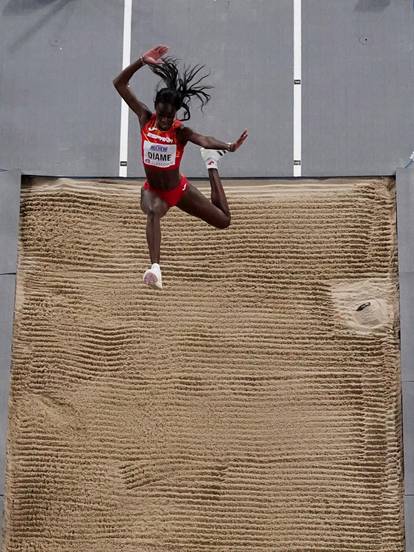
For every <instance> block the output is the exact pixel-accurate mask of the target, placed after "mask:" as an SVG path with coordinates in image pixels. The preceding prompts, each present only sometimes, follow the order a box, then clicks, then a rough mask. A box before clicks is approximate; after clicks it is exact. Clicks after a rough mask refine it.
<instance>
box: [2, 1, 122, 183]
mask: <svg viewBox="0 0 414 552" xmlns="http://www.w3.org/2000/svg"><path fill="white" fill-rule="evenodd" d="M122 24H123V0H99V1H98V0H88V1H87V2H85V1H84V0H0V97H1V98H2V101H1V104H0V129H1V130H0V167H2V168H3V169H11V168H15V167H18V168H21V169H22V170H23V172H26V173H37V174H51V175H71V174H73V175H75V174H78V175H81V174H85V175H92V174H97V173H99V175H106V174H117V167H118V159H119V125H120V104H119V99H118V97H117V95H116V93H114V89H113V87H112V79H113V77H114V75H115V74H116V72H117V71H119V67H120V64H121V62H122V31H123V27H122Z"/></svg>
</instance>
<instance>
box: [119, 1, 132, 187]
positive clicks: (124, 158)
mask: <svg viewBox="0 0 414 552" xmlns="http://www.w3.org/2000/svg"><path fill="white" fill-rule="evenodd" d="M131 26H132V0H124V34H123V46H122V69H125V67H127V66H128V65H129V64H130V63H131ZM121 102H122V105H121V131H120V139H119V176H127V174H128V166H127V165H128V120H129V107H128V105H127V104H126V102H125V101H124V100H121Z"/></svg>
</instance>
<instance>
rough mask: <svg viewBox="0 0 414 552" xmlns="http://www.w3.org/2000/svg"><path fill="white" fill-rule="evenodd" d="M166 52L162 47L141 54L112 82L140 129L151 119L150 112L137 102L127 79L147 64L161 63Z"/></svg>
mask: <svg viewBox="0 0 414 552" xmlns="http://www.w3.org/2000/svg"><path fill="white" fill-rule="evenodd" d="M167 51H168V47H167V46H162V45H159V46H155V48H151V50H148V52H145V54H143V55H142V56H141V57H140V58H139V59H137V60H136V61H134V62H133V63H131V64H130V65H128V67H125V69H123V70H122V71H121V72H120V73H119V75H118V76H117V77H115V78H114V80H113V81H112V82H113V84H114V86H115V88H116V89H117V91H118V93H119V94H120V96H121V97H122V98H123V99H124V100H125V102H126V103H127V104H128V105H129V107H130V108H131V109H132V111H134V113H136V114H137V116H138V119H139V124H140V126H141V128H142V127H143V126H144V125H145V123H147V122H148V121H149V119H150V118H151V110H150V109H149V108H148V107H147V106H146V105H145V104H144V103H142V102H141V101H139V100H138V98H137V97H136V96H135V94H134V93H133V92H132V90H131V89H130V87H129V79H130V78H131V77H132V75H133V74H134V73H135V72H136V71H138V69H141V67H143V66H144V65H145V64H147V63H152V64H157V65H158V64H159V63H162V60H161V59H160V58H161V56H163V55H164V54H165V53H166V52H167Z"/></svg>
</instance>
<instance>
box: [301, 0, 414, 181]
mask: <svg viewBox="0 0 414 552" xmlns="http://www.w3.org/2000/svg"><path fill="white" fill-rule="evenodd" d="M302 4H303V7H302V41H303V62H302V80H303V86H302V94H303V110H302V140H303V144H302V149H303V157H302V175H305V174H306V175H307V176H324V175H331V174H332V175H333V174H335V175H348V176H352V175H363V174H375V175H385V174H394V172H395V169H396V167H401V166H404V165H405V163H406V161H407V159H408V157H409V155H410V153H411V152H412V151H413V150H414V127H413V123H414V104H413V101H412V95H413V90H414V64H413V52H414V6H413V2H412V1H411V0H341V1H340V2H338V1H332V0H305V1H303V3H302Z"/></svg>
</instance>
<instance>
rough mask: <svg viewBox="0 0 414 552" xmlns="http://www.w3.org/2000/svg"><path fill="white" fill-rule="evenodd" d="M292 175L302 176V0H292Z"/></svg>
mask: <svg viewBox="0 0 414 552" xmlns="http://www.w3.org/2000/svg"><path fill="white" fill-rule="evenodd" d="M293 176H302V0H293Z"/></svg>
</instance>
